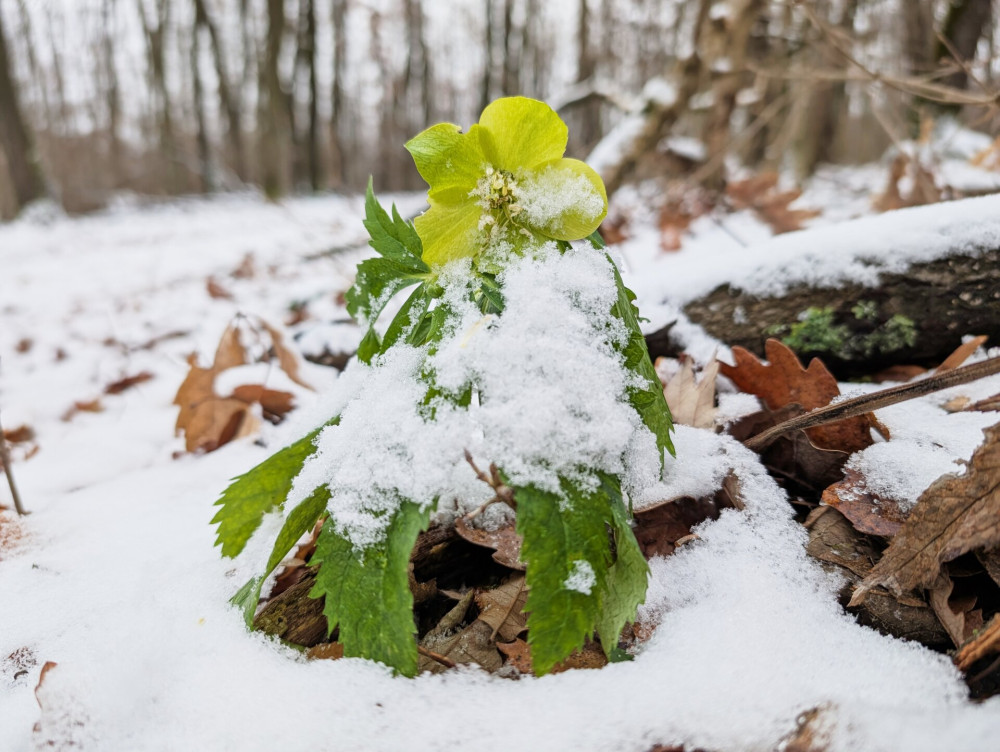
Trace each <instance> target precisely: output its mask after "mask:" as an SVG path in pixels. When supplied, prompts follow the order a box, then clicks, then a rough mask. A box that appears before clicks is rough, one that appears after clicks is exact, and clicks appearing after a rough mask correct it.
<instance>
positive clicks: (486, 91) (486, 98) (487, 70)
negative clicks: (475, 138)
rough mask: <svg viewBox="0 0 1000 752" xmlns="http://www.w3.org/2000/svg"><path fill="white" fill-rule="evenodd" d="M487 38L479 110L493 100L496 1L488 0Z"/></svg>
mask: <svg viewBox="0 0 1000 752" xmlns="http://www.w3.org/2000/svg"><path fill="white" fill-rule="evenodd" d="M485 5H486V10H485V14H484V15H485V18H486V38H485V39H484V40H483V80H482V83H481V84H480V95H479V110H480V112H481V111H483V110H485V109H486V105H488V104H489V103H490V102H491V101H492V99H493V96H492V95H493V36H494V34H493V15H494V9H495V0H486V3H485Z"/></svg>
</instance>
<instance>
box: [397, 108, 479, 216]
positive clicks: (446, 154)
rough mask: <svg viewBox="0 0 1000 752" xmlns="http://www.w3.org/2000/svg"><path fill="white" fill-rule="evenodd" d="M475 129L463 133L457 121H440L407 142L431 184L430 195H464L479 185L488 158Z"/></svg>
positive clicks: (448, 197)
mask: <svg viewBox="0 0 1000 752" xmlns="http://www.w3.org/2000/svg"><path fill="white" fill-rule="evenodd" d="M476 129H478V126H475V125H474V126H472V128H471V129H470V131H469V133H462V129H461V128H459V127H458V126H457V125H455V124H454V123H438V124H437V125H434V126H431V127H430V128H428V129H427V130H425V131H423V132H422V133H419V134H418V135H416V136H414V137H413V138H411V139H410V140H409V141H407V142H406V149H407V151H409V152H410V154H411V155H412V156H413V161H414V163H415V164H416V165H417V171H418V172H419V173H420V177H422V178H423V179H424V180H425V181H427V184H428V185H429V186H430V187H431V189H430V192H429V195H430V197H431V199H434V198H438V197H443V198H445V200H446V201H449V202H450V200H451V197H452V196H455V197H458V198H460V199H464V198H465V196H467V195H468V192H469V191H471V190H472V189H474V188H475V187H476V181H477V180H479V178H480V177H481V176H482V174H483V164H484V163H485V162H486V158H485V157H484V156H483V150H482V147H481V146H480V143H479V133H477V132H473V131H474V130H476ZM444 194H448V196H447V197H445V195H444Z"/></svg>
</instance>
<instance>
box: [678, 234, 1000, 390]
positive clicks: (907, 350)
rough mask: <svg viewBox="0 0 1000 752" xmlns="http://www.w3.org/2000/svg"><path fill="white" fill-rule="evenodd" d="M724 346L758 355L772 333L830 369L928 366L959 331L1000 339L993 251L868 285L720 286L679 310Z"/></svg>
mask: <svg viewBox="0 0 1000 752" xmlns="http://www.w3.org/2000/svg"><path fill="white" fill-rule="evenodd" d="M684 312H685V314H687V316H688V317H689V318H690V319H691V320H692V321H693V322H695V323H696V324H700V325H701V326H702V327H703V328H704V329H705V330H706V331H707V332H708V333H709V334H711V335H712V336H714V337H716V338H718V339H720V340H722V341H724V342H725V343H726V344H728V345H739V346H741V347H745V348H746V349H748V350H750V351H752V352H754V353H757V354H758V355H762V354H763V351H764V342H765V341H766V340H767V338H768V337H778V338H779V339H781V340H782V341H783V342H785V344H787V345H788V346H789V347H791V348H792V349H793V350H795V351H796V352H797V354H798V355H799V356H800V357H804V358H808V357H813V356H818V357H820V358H821V359H822V360H823V361H824V363H826V365H827V366H828V367H830V368H831V369H833V370H834V371H839V372H840V373H844V372H845V371H846V372H850V371H856V370H857V369H858V368H859V367H863V368H864V369H865V370H870V371H877V370H880V369H882V368H885V367H888V366H889V365H896V364H900V363H914V364H918V365H926V366H931V365H936V364H938V363H940V362H941V361H942V360H944V359H945V358H946V357H947V356H948V354H949V353H950V352H952V351H953V350H954V349H955V348H956V347H958V346H959V345H960V344H961V342H962V336H963V335H967V334H977V335H978V334H985V335H987V336H989V338H990V341H991V342H992V343H1000V248H996V249H992V250H988V251H986V252H984V253H982V254H981V255H955V256H948V257H946V258H942V259H937V260H935V261H930V262H924V263H917V264H914V265H913V266H911V267H910V268H909V269H908V270H907V271H906V272H904V273H892V274H883V275H881V278H880V280H879V284H878V285H877V286H875V287H869V286H863V285H860V284H845V285H844V286H842V287H826V288H823V287H811V286H808V285H801V284H800V285H795V286H793V287H792V288H791V289H789V290H788V291H787V292H786V293H784V294H783V295H781V296H779V297H760V296H756V295H752V294H749V293H745V292H744V291H742V290H741V289H740V288H739V287H738V286H736V285H729V284H727V285H722V286H720V287H717V288H715V289H714V290H713V291H712V292H711V293H709V294H708V295H706V296H705V297H703V298H700V299H699V300H695V301H692V302H691V303H689V304H688V305H687V306H685V308H684Z"/></svg>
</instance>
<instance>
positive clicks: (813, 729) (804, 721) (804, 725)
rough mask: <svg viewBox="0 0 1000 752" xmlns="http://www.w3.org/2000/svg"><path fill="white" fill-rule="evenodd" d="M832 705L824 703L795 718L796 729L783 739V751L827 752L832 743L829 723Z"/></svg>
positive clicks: (780, 747) (781, 746) (780, 746)
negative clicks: (828, 717)
mask: <svg viewBox="0 0 1000 752" xmlns="http://www.w3.org/2000/svg"><path fill="white" fill-rule="evenodd" d="M830 710H831V706H829V705H822V706H820V707H816V708H811V709H810V710H807V711H805V712H803V713H800V714H799V716H798V718H796V719H795V731H793V732H792V733H791V734H789V735H788V736H787V737H785V738H784V739H782V741H781V743H780V745H779V747H778V748H779V749H781V750H782V752H826V750H827V749H828V748H829V745H830V729H829V728H825V727H824V724H826V723H828V719H827V717H826V716H827V715H829V713H830Z"/></svg>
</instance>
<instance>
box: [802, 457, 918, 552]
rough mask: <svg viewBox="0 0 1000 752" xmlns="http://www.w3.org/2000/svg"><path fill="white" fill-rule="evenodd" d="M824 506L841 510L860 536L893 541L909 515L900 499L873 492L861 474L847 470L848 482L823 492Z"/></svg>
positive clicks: (838, 483) (845, 477)
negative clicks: (892, 538) (875, 536)
mask: <svg viewBox="0 0 1000 752" xmlns="http://www.w3.org/2000/svg"><path fill="white" fill-rule="evenodd" d="M821 503H822V504H825V505H827V506H830V507H833V508H834V509H837V510H839V511H840V512H841V514H843V515H844V516H845V517H846V518H847V519H848V520H850V521H851V524H852V525H853V526H854V529H855V530H857V531H858V532H860V533H867V534H869V535H880V536H882V537H883V538H891V537H892V536H894V535H895V534H896V533H897V532H899V528H900V527H902V526H903V522H904V521H905V520H906V517H907V514H906V513H905V512H903V510H902V509H900V507H899V502H898V501H897V500H896V499H891V498H888V497H885V496H879V495H877V494H874V493H872V491H871V490H869V488H868V484H867V482H866V481H865V478H864V476H863V475H861V473H859V472H858V471H857V470H854V469H852V468H847V469H846V470H844V479H843V480H841V481H838V482H837V483H834V484H833V485H831V486H829V487H828V488H827V489H826V490H825V491H823V497H822V499H821Z"/></svg>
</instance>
